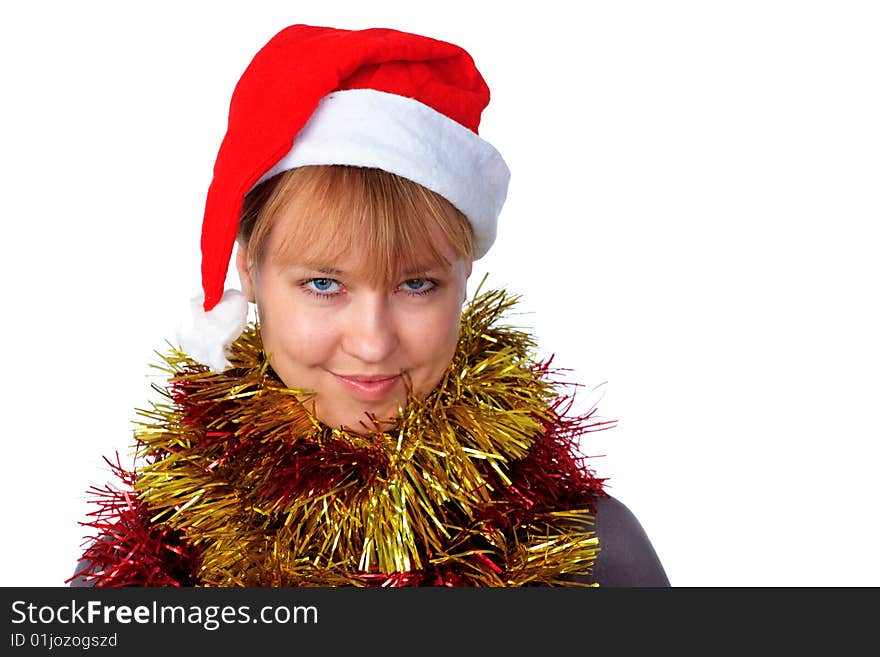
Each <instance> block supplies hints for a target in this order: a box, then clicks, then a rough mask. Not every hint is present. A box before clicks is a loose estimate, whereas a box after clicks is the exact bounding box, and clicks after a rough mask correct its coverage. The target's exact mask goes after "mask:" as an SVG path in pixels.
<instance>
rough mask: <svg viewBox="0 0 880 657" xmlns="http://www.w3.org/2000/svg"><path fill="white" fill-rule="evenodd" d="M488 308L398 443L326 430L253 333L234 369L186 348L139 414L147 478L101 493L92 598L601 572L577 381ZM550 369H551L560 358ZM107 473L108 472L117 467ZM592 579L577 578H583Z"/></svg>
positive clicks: (570, 579) (172, 357)
mask: <svg viewBox="0 0 880 657" xmlns="http://www.w3.org/2000/svg"><path fill="white" fill-rule="evenodd" d="M516 300H517V299H516V297H512V296H510V295H508V294H507V293H505V292H503V291H499V290H495V291H488V292H485V293H482V294H478V295H477V296H476V297H475V298H474V299H473V300H472V301H471V302H470V304H469V305H468V307H467V308H466V309H465V311H464V313H463V314H462V320H461V326H460V334H459V343H458V346H457V350H456V353H455V355H454V357H453V361H452V363H451V365H450V367H449V368H448V369H447V371H446V373H445V375H444V377H443V379H442V380H441V382H440V384H439V385H438V386H437V387H436V388H435V389H434V390H433V391H432V392H431V393H430V394H429V395H428V396H427V397H426V398H424V399H419V398H417V397H415V396H412V395H410V397H409V399H408V402H407V404H406V405H405V408H404V409H402V410H401V411H400V413H399V417H398V418H397V422H396V424H395V426H394V428H393V430H389V429H387V428H385V429H384V430H383V429H382V428H380V426H379V424H378V423H376V424H375V430H373V431H371V432H365V433H355V432H351V431H347V430H340V429H331V428H329V427H327V426H325V425H323V424H322V423H321V422H320V421H319V420H318V419H317V418H316V417H314V415H313V414H312V413H311V412H310V411H309V409H308V408H307V407H308V404H307V400H308V398H309V393H308V391H305V390H292V389H288V388H286V387H284V385H283V384H282V383H281V381H280V380H279V379H278V377H277V376H276V375H275V374H274V373H273V372H272V370H271V368H270V366H269V363H268V361H267V360H266V358H265V355H264V353H263V350H262V345H261V341H260V333H259V329H258V327H256V326H254V325H250V326H249V327H248V328H247V329H246V331H245V332H244V333H243V334H242V336H241V337H240V338H239V339H238V340H237V341H236V342H235V344H234V345H233V346H232V350H231V351H232V353H231V356H230V362H231V363H232V365H233V367H232V368H230V369H228V370H226V371H225V372H223V373H219V374H218V373H215V372H210V371H208V370H207V369H206V368H205V367H204V366H201V365H198V364H196V363H195V362H194V361H192V360H191V359H190V358H188V357H187V356H186V354H184V353H182V352H180V351H177V350H174V349H172V350H171V351H170V352H169V353H167V354H166V355H164V356H163V363H162V365H160V366H159V367H160V368H161V369H163V371H164V372H165V373H166V374H167V375H168V383H167V385H166V386H165V387H157V388H156V389H157V390H158V391H159V392H160V393H161V394H162V395H163V397H164V398H163V400H162V401H161V402H157V403H153V404H152V407H151V408H150V409H148V410H141V411H139V413H140V415H141V416H142V417H143V420H142V421H141V422H140V423H139V427H138V429H137V430H136V432H135V436H136V440H137V456H138V460H139V461H140V463H141V465H140V466H138V467H137V468H136V469H135V468H133V469H132V470H126V469H125V468H123V467H122V466H121V464H120V463H119V462H118V460H117V462H116V463H111V465H112V467H113V469H114V470H115V471H116V474H117V475H118V476H119V478H120V479H121V480H122V481H121V484H120V485H119V486H111V485H108V486H106V487H104V488H93V489H92V493H94V494H95V499H94V500H93V501H94V502H95V503H96V504H97V510H96V511H95V512H94V513H93V514H91V520H89V521H88V522H86V523H83V524H84V525H86V526H88V527H91V528H92V529H93V530H94V532H95V534H94V535H93V536H91V537H90V539H91V543H90V545H89V547H88V548H87V550H86V553H85V555H84V559H85V560H86V561H88V562H90V564H91V567H90V569H89V571H88V573H87V574H84V577H85V578H86V579H90V580H92V583H93V584H94V585H95V586H130V585H148V586H200V585H204V586H344V585H354V586H373V585H379V586H527V585H569V584H574V583H576V581H583V580H584V576H586V575H589V572H590V569H591V567H592V565H593V563H594V561H595V558H596V555H597V553H598V550H599V540H598V537H597V536H596V535H595V533H594V532H593V531H592V526H593V523H594V515H593V514H594V511H595V499H596V497H597V496H600V495H603V494H604V493H603V492H602V481H603V480H601V479H599V478H597V477H596V476H595V474H594V472H593V471H592V470H591V469H590V468H589V467H588V466H587V464H586V461H585V458H584V457H583V456H581V454H580V445H579V442H580V438H581V437H582V436H583V434H585V433H586V432H589V431H596V430H600V429H606V428H609V427H610V426H612V425H613V424H614V422H613V421H602V420H599V419H597V418H595V417H594V413H595V408H593V409H591V410H590V411H589V412H587V413H585V414H582V415H570V412H571V407H572V405H573V399H574V395H573V394H569V393H567V392H566V389H567V388H568V387H570V386H572V384H567V383H563V382H561V381H557V380H555V378H554V377H555V376H556V375H558V373H559V372H560V370H556V369H552V368H551V362H550V360H548V361H546V362H538V361H536V360H535V356H534V352H535V347H536V345H535V342H534V339H533V338H532V337H531V336H530V334H528V333H527V332H525V331H522V330H518V329H516V328H513V327H511V326H506V325H504V324H503V323H502V319H503V317H504V315H505V314H506V313H507V312H508V311H509V310H510V308H511V307H512V306H513V305H514V304H515V303H516ZM551 360H552V359H551ZM108 462H109V461H108ZM577 576H580V577H577Z"/></svg>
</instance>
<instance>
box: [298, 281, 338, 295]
mask: <svg viewBox="0 0 880 657" xmlns="http://www.w3.org/2000/svg"><path fill="white" fill-rule="evenodd" d="M303 287H304V288H305V290H306V292H309V293H311V294H314V295H316V296H319V297H330V296H335V295H337V294H339V293H340V285H339V281H335V280H333V279H332V278H310V279H309V280H307V281H304V282H303Z"/></svg>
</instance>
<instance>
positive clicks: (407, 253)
mask: <svg viewBox="0 0 880 657" xmlns="http://www.w3.org/2000/svg"><path fill="white" fill-rule="evenodd" d="M281 215H284V226H285V230H286V233H285V235H284V237H283V240H282V241H281V242H279V243H278V246H277V248H276V249H275V250H274V251H275V252H274V253H271V254H270V253H267V251H266V247H267V244H268V242H269V236H270V234H271V232H272V231H273V229H274V228H276V227H277V226H278V224H279V223H280V222H279V218H280V217H281ZM304 219H307V220H304ZM238 239H239V242H241V243H242V244H244V245H246V246H247V249H248V259H249V261H250V262H251V264H252V265H253V264H255V265H257V267H259V264H260V263H261V262H263V259H264V258H266V257H278V256H280V255H282V254H285V253H289V252H290V251H291V250H292V249H296V252H297V254H298V255H304V256H306V257H307V258H308V261H309V262H327V261H330V260H332V259H333V258H334V257H335V256H338V255H339V254H340V253H345V252H348V251H349V250H350V249H351V248H352V247H353V246H354V245H358V247H359V249H358V251H359V252H365V253H368V254H370V258H369V263H368V264H367V263H364V266H365V275H366V277H367V278H368V280H369V281H370V282H371V283H374V284H390V283H391V282H393V281H394V280H395V279H396V278H397V277H398V276H400V275H401V273H402V272H410V271H416V270H418V269H420V268H425V267H428V268H434V267H449V266H450V265H451V264H452V263H451V262H450V261H449V259H448V258H447V257H446V256H445V255H444V253H443V249H442V247H441V245H443V244H444V243H445V244H446V245H448V247H451V250H452V252H453V253H454V255H455V257H456V258H466V259H469V260H473V254H474V237H473V229H472V227H471V225H470V223H469V222H468V220H467V218H466V217H465V216H464V215H463V214H462V213H461V212H460V211H459V210H458V209H456V208H455V206H453V205H452V204H451V203H450V202H449V201H447V200H446V199H445V198H443V197H442V196H440V195H439V194H437V193H435V192H433V191H431V190H429V189H426V188H425V187H422V186H421V185H419V184H417V183H414V182H412V181H411V180H407V179H406V178H402V177H400V176H398V175H395V174H393V173H388V172H387V171H383V170H381V169H373V168H366V167H354V166H343V165H320V166H305V167H300V168H297V169H292V170H290V171H285V172H284V173H281V174H278V175H277V176H275V177H273V178H270V179H269V180H267V181H264V182H263V183H261V184H260V185H258V186H257V187H256V188H254V189H253V190H252V191H251V192H250V193H249V194H248V195H247V196H246V197H245V202H244V206H243V208H242V213H241V219H240V221H239V230H238ZM362 247H365V248H362ZM446 251H447V252H448V249H446Z"/></svg>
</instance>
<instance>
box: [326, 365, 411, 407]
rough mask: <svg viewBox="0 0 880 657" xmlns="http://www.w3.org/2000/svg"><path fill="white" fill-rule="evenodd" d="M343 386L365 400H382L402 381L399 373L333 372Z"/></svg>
mask: <svg viewBox="0 0 880 657" xmlns="http://www.w3.org/2000/svg"><path fill="white" fill-rule="evenodd" d="M331 374H333V376H334V377H335V378H336V380H337V381H339V383H341V384H342V386H343V387H344V388H345V389H346V390H348V391H349V392H350V393H351V394H352V395H354V396H355V397H357V398H358V399H361V400H363V401H380V400H381V399H384V398H385V397H386V396H387V395H388V393H389V392H391V390H392V389H393V388H394V387H395V386H396V385H397V383H398V382H399V381H400V375H399V374H390V375H389V374H375V375H361V374H352V375H341V374H336V373H335V372H331Z"/></svg>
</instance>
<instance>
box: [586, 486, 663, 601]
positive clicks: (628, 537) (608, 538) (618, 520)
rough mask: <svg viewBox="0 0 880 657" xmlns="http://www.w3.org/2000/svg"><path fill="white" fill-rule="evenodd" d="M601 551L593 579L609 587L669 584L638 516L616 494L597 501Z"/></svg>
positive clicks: (597, 528)
mask: <svg viewBox="0 0 880 657" xmlns="http://www.w3.org/2000/svg"><path fill="white" fill-rule="evenodd" d="M595 531H596V533H597V534H598V536H599V547H600V550H599V554H598V557H597V559H596V565H595V566H594V567H593V573H592V576H591V579H592V580H593V581H595V582H598V583H599V584H600V586H607V587H667V586H669V579H668V578H667V577H666V571H665V570H664V569H663V565H662V564H661V563H660V559H659V558H658V557H657V553H656V552H655V550H654V546H653V545H652V544H651V541H650V539H649V538H648V535H647V534H646V533H645V530H644V529H643V528H642V525H641V523H639V521H638V519H637V518H636V516H635V515H634V514H633V512H632V511H630V510H629V509H628V508H627V507H626V505H624V504H623V503H622V502H621V501H620V500H618V499H616V498H614V497H602V498H599V499H598V500H596V526H595Z"/></svg>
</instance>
